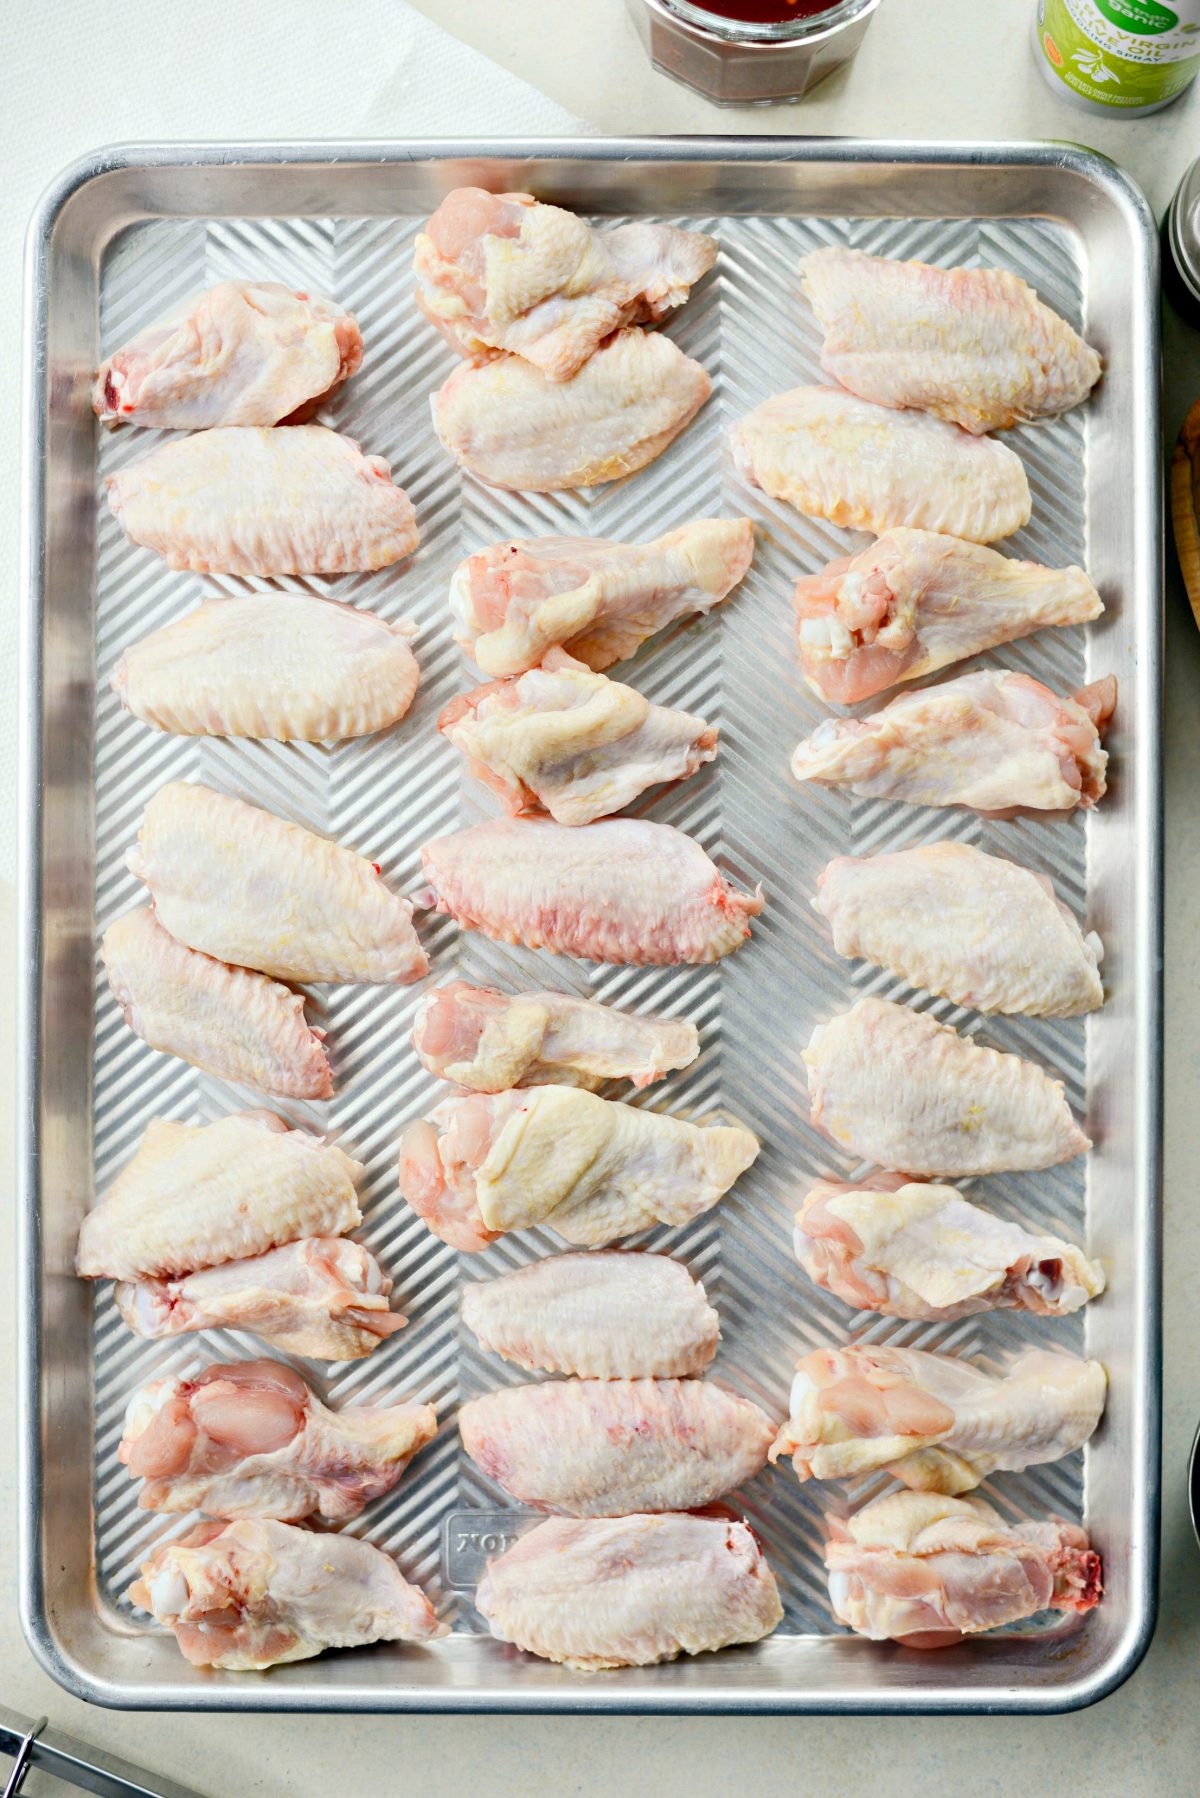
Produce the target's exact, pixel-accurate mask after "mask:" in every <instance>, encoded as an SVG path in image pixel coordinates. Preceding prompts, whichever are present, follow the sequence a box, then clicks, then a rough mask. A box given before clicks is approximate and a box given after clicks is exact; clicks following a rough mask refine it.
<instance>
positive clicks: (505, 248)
mask: <svg viewBox="0 0 1200 1798" xmlns="http://www.w3.org/2000/svg"><path fill="white" fill-rule="evenodd" d="M716 254H717V244H716V240H715V239H714V238H711V237H706V236H705V235H704V233H703V232H700V231H681V230H679V229H678V228H677V227H675V226H673V225H655V224H651V223H649V222H648V221H645V220H639V221H637V222H635V223H633V224H628V225H618V226H617V227H616V228H615V229H613V230H609V231H604V232H599V231H595V230H593V228H592V227H591V226H590V225H589V224H588V223H587V222H586V221H585V220H584V219H581V218H578V217H577V216H576V215H575V213H573V212H568V211H566V210H565V209H564V208H563V207H560V206H547V205H544V204H542V203H541V202H540V201H538V200H535V199H534V197H533V195H532V194H525V193H506V194H491V193H487V192H485V191H484V190H483V189H482V188H478V187H459V188H455V189H454V191H453V192H452V193H450V194H447V196H446V198H445V199H444V200H443V201H442V203H441V205H440V206H439V207H438V209H437V211H436V212H435V213H434V214H433V217H432V218H431V219H430V220H429V222H428V224H427V225H426V227H425V230H424V231H423V232H421V233H420V235H419V236H418V238H417V241H416V245H415V247H414V251H413V267H414V270H415V272H416V276H417V304H418V305H419V306H420V308H421V310H422V312H424V313H425V315H426V317H427V318H428V319H429V320H430V321H431V322H432V323H433V324H435V325H436V326H437V327H438V329H439V330H440V331H441V332H442V333H443V335H444V336H445V337H446V338H447V340H448V341H449V342H450V343H452V344H453V345H454V347H455V349H457V350H458V351H459V353H460V354H461V355H463V356H466V357H468V358H470V359H471V360H472V361H481V360H486V359H487V358H488V357H490V356H493V355H495V354H497V352H499V351H502V350H508V351H512V352H514V353H516V354H517V355H519V356H523V357H524V358H525V360H526V361H528V362H531V363H533V364H534V365H535V366H536V367H537V368H540V369H541V370H543V372H544V373H545V374H546V375H547V376H548V377H549V379H550V380H552V381H567V380H569V379H570V378H571V376H572V375H573V374H575V373H576V372H577V371H578V369H580V368H581V367H582V366H583V364H584V363H585V362H586V361H587V359H588V357H589V356H590V355H591V354H592V353H593V351H594V350H595V349H596V348H597V346H598V345H599V344H600V343H601V342H602V341H603V340H604V339H605V338H606V337H608V336H609V335H610V334H611V333H612V332H613V331H615V330H617V329H618V328H619V327H620V326H622V325H629V324H637V323H650V322H654V321H657V320H658V319H661V318H662V317H664V316H665V315H666V313H667V312H669V311H670V310H671V309H672V308H673V307H675V306H679V305H682V304H683V302H684V300H686V299H687V296H688V291H689V289H690V288H691V286H692V285H693V284H694V283H695V282H696V281H698V280H699V279H700V277H701V276H702V275H703V274H705V273H706V272H707V271H708V269H710V268H711V267H712V264H713V262H714V261H715V259H716Z"/></svg>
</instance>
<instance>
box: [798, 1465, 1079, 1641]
mask: <svg viewBox="0 0 1200 1798" xmlns="http://www.w3.org/2000/svg"><path fill="white" fill-rule="evenodd" d="M826 1521H827V1523H828V1525H829V1542H828V1546H827V1548H826V1551H825V1565H826V1567H827V1568H828V1570H829V1606H830V1609H831V1611H832V1612H833V1616H834V1620H835V1622H837V1623H845V1624H848V1625H849V1626H850V1628H851V1629H853V1630H857V1632H858V1634H859V1635H860V1636H869V1637H870V1638H871V1640H872V1641H875V1642H884V1641H887V1640H888V1639H889V1638H890V1639H892V1640H893V1641H896V1642H904V1643H907V1644H908V1645H909V1646H911V1647H913V1648H946V1647H948V1646H949V1645H950V1644H952V1643H954V1642H958V1641H960V1640H961V1638H962V1637H963V1636H969V1635H974V1634H976V1633H977V1632H978V1631H979V1630H984V1629H996V1628H998V1627H999V1625H1001V1624H1004V1623H1018V1622H1020V1620H1021V1619H1022V1618H1024V1617H1033V1616H1035V1615H1036V1614H1037V1612H1038V1611H1045V1610H1051V1611H1090V1610H1092V1609H1093V1607H1094V1606H1095V1605H1098V1604H1099V1602H1100V1594H1101V1592H1102V1590H1103V1587H1102V1584H1101V1567H1100V1557H1099V1555H1098V1554H1096V1553H1094V1552H1093V1550H1092V1548H1091V1547H1090V1545H1089V1543H1088V1539H1087V1537H1086V1535H1085V1534H1084V1532H1083V1531H1082V1530H1081V1529H1079V1528H1078V1526H1077V1525H1076V1524H1073V1523H1064V1522H1063V1520H1062V1519H1061V1518H1057V1517H1052V1518H1049V1519H1048V1520H1047V1521H1046V1522H1045V1523H1033V1522H1030V1521H1028V1520H1026V1519H1024V1518H1022V1519H1021V1520H1020V1521H1019V1522H1018V1523H1007V1522H1006V1521H1005V1520H1004V1518H1002V1517H1001V1516H1000V1514H999V1512H997V1511H993V1509H992V1507H991V1506H990V1505H987V1504H985V1503H984V1502H983V1500H982V1499H981V1498H975V1497H972V1498H942V1497H938V1496H937V1495H936V1494H934V1493H932V1492H891V1493H889V1494H888V1495H887V1497H886V1498H877V1499H876V1500H875V1502H874V1503H873V1504H869V1505H866V1506H864V1508H863V1509H862V1510H861V1511H859V1512H858V1514H857V1515H856V1516H854V1517H847V1518H840V1517H829V1518H827V1519H826Z"/></svg>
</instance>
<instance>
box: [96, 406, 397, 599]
mask: <svg viewBox="0 0 1200 1798" xmlns="http://www.w3.org/2000/svg"><path fill="white" fill-rule="evenodd" d="M107 486H108V504H109V509H110V510H111V511H112V513H113V515H114V516H115V518H116V519H117V522H118V523H119V524H120V526H121V529H122V530H123V531H124V532H125V534H126V536H127V537H131V538H132V539H133V541H134V542H135V543H141V544H144V545H145V547H146V548H147V549H152V550H154V551H155V553H156V554H157V555H160V556H162V557H163V558H164V559H165V561H166V563H167V566H168V568H191V569H194V570H195V571H196V573H197V574H349V573H351V572H353V571H354V570H356V569H371V568H387V567H389V566H390V565H391V564H392V563H393V562H400V561H403V559H404V557H405V556H410V555H411V554H412V552H413V550H414V549H416V547H417V543H418V542H419V537H418V533H417V525H416V517H415V515H414V513H413V508H412V503H411V501H410V500H409V497H408V495H407V494H406V493H405V492H404V491H403V490H402V489H401V488H399V487H397V486H396V484H395V482H394V481H393V480H392V472H391V469H390V468H389V467H388V465H387V463H386V462H385V461H384V459H383V457H382V456H364V455H363V453H362V451H361V450H360V449H359V447H358V445H357V444H356V443H354V442H352V441H351V439H350V438H349V437H342V436H339V434H338V433H337V432H336V431H327V430H326V429H325V427H324V426H323V425H292V426H289V428H288V429H287V430H286V431H275V430H260V429H255V428H254V427H252V426H243V427H237V426H228V427H223V428H221V429H218V430H215V431H200V432H198V433H197V435H196V436H194V437H183V438H177V439H176V440H175V441H173V442H170V443H164V444H161V445H160V446H159V448H158V449H156V450H153V451H152V452H151V454H150V455H148V456H146V457H144V458H143V459H142V461H140V462H134V463H132V464H131V465H130V466H129V467H128V468H123V469H122V470H121V471H120V473H119V474H113V475H109V477H108V482H107Z"/></svg>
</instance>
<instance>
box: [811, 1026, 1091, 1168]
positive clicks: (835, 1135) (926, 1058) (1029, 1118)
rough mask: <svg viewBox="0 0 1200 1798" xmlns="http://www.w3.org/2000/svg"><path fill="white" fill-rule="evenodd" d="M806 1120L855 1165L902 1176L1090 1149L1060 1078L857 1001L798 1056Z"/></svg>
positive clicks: (1025, 1163)
mask: <svg viewBox="0 0 1200 1798" xmlns="http://www.w3.org/2000/svg"><path fill="white" fill-rule="evenodd" d="M804 1063H805V1067H806V1068H807V1070H808V1091H809V1097H810V1099H811V1101H812V1121H813V1123H814V1124H815V1125H816V1126H817V1128H818V1129H820V1130H823V1131H824V1132H825V1134H826V1136H828V1137H830V1138H831V1140H832V1141H833V1142H835V1143H837V1144H838V1145H839V1147H841V1148H843V1149H848V1150H850V1151H851V1152H852V1153H853V1154H854V1155H856V1156H857V1157H858V1158H859V1159H860V1160H863V1161H873V1162H875V1163H876V1165H877V1166H879V1167H885V1168H897V1169H902V1170H903V1171H904V1172H905V1173H910V1174H950V1175H967V1174H992V1173H999V1172H1003V1171H1005V1170H1007V1169H1012V1168H1041V1167H1053V1166H1054V1165H1055V1163H1056V1162H1059V1161H1069V1160H1070V1159H1071V1157H1072V1156H1073V1155H1081V1154H1082V1153H1083V1152H1084V1150H1085V1149H1090V1148H1091V1146H1092V1145H1091V1143H1090V1142H1089V1141H1088V1139H1087V1137H1086V1136H1085V1135H1084V1134H1083V1131H1082V1130H1081V1129H1080V1128H1079V1126H1078V1124H1077V1123H1076V1122H1075V1119H1074V1118H1073V1117H1072V1116H1071V1110H1070V1107H1069V1106H1068V1104H1067V1101H1066V1099H1065V1098H1064V1096H1063V1088H1062V1082H1061V1081H1060V1080H1052V1079H1051V1078H1050V1076H1049V1075H1048V1074H1044V1073H1043V1072H1042V1070H1041V1068H1039V1067H1035V1066H1034V1064H1033V1063H1032V1062H1031V1061H1023V1060H1022V1059H1021V1057H1020V1056H1019V1055H1005V1054H1002V1053H1001V1051H1000V1050H999V1049H984V1048H980V1047H979V1045H978V1044H977V1043H974V1042H972V1041H971V1040H970V1039H969V1038H968V1037H962V1036H960V1035H959V1034H958V1032H957V1030H955V1029H954V1028H953V1027H952V1026H951V1025H949V1024H939V1023H938V1022H937V1020H936V1019H935V1018H931V1017H930V1016H929V1014H928V1012H919V1011H910V1010H909V1008H908V1007H907V1006H906V1005H893V1004H892V1003H891V1002H890V1001H889V1000H887V999H860V1000H859V1002H858V1004H857V1005H855V1006H854V1007H853V1009H852V1010H850V1011H846V1012H842V1013H841V1014H840V1016H838V1017H836V1018H834V1019H833V1020H832V1021H831V1022H830V1023H828V1024H824V1025H821V1026H819V1027H818V1028H817V1029H816V1030H814V1031H813V1034H812V1040H811V1041H810V1043H809V1045H808V1048H807V1049H806V1050H805V1051H804Z"/></svg>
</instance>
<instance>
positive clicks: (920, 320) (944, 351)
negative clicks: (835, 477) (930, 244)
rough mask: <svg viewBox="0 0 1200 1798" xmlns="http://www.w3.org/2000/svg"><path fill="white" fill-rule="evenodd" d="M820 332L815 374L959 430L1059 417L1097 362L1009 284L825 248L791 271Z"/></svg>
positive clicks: (978, 272)
mask: <svg viewBox="0 0 1200 1798" xmlns="http://www.w3.org/2000/svg"><path fill="white" fill-rule="evenodd" d="M800 268H801V271H802V273H803V277H804V280H803V285H804V291H805V293H806V295H807V296H808V298H809V300H811V302H812V307H813V311H814V312H815V313H816V315H817V317H818V318H819V319H820V321H821V325H822V328H823V330H824V332H825V346H824V348H823V350H822V351H821V367H822V368H823V369H824V370H825V373H826V374H827V375H832V376H833V379H834V380H835V381H840V382H841V384H842V386H843V387H848V388H849V389H850V391H851V392H852V393H857V394H861V395H862V397H863V399H865V400H874V401H875V402H876V404H877V405H880V406H916V407H919V408H920V409H921V410H922V411H925V412H933V413H935V414H936V415H937V417H939V418H947V419H950V420H952V421H953V422H954V423H955V424H958V425H962V426H963V427H964V429H966V430H968V431H975V432H983V431H995V430H998V429H1000V428H1002V427H1003V426H1005V425H1015V424H1020V423H1022V422H1023V421H1024V420H1026V419H1031V418H1045V417H1047V416H1049V415H1051V414H1053V413H1056V412H1066V411H1068V410H1069V409H1070V407H1072V406H1078V405H1079V403H1080V401H1081V400H1085V399H1086V398H1087V396H1088V394H1089V393H1090V392H1091V390H1092V388H1093V387H1094V386H1095V385H1096V382H1097V381H1098V380H1099V379H1100V358H1099V356H1098V355H1097V354H1096V352H1095V350H1093V349H1092V348H1091V347H1090V345H1088V344H1086V343H1084V341H1083V339H1082V338H1081V337H1079V336H1078V334H1077V333H1076V332H1074V331H1073V330H1072V329H1071V327H1070V325H1068V324H1067V323H1066V321H1065V319H1061V318H1060V317H1059V316H1058V314H1057V312H1052V311H1051V310H1050V308H1049V306H1046V305H1044V304H1043V303H1042V301H1041V300H1039V299H1038V297H1037V295H1036V293H1035V292H1034V291H1033V289H1032V287H1030V286H1028V285H1027V284H1026V282H1024V281H1022V280H1021V279H1020V277H1019V276H1017V275H1010V274H1009V273H1008V272H1007V270H1005V269H998V268H932V267H930V265H929V264H928V263H926V262H893V261H892V260H891V259H890V258H889V257H886V256H867V255H864V253H863V252H862V251H861V250H847V249H842V248H840V247H839V246H837V245H834V244H831V245H829V246H827V247H826V248H825V249H822V250H814V251H812V253H811V254H810V255H808V256H805V257H804V258H803V260H802V261H801V264H800Z"/></svg>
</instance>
